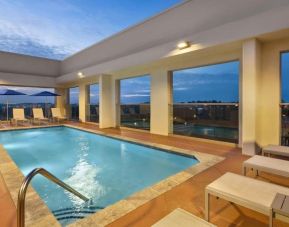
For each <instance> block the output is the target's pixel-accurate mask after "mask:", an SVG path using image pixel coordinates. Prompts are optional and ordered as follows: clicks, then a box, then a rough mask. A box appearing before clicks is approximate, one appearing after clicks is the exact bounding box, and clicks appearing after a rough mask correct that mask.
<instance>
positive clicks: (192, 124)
mask: <svg viewBox="0 0 289 227" xmlns="http://www.w3.org/2000/svg"><path fill="white" fill-rule="evenodd" d="M171 111H172V116H173V133H174V134H178V135H185V136H192V137H200V138H207V139H213V140H220V141H227V142H234V143H237V142H238V137H239V136H238V127H239V117H238V116H239V105H238V103H176V104H173V105H171Z"/></svg>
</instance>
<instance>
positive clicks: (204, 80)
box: [173, 61, 240, 103]
mask: <svg viewBox="0 0 289 227" xmlns="http://www.w3.org/2000/svg"><path fill="white" fill-rule="evenodd" d="M239 67H240V66H239V62H238V61H233V62H227V63H222V64H216V65H209V66H203V67H196V68H191V69H185V70H179V71H174V72H173V100H174V103H178V102H197V101H199V102H210V101H218V102H238V101H239Z"/></svg>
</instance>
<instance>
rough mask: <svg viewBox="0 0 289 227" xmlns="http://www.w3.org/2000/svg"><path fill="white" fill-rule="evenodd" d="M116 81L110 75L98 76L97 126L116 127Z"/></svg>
mask: <svg viewBox="0 0 289 227" xmlns="http://www.w3.org/2000/svg"><path fill="white" fill-rule="evenodd" d="M116 87H117V82H116V81H115V80H114V78H113V77H112V76H111V75H101V76H100V78H99V128H111V127H116V123H117V117H116V116H117V108H116V106H117V103H118V102H119V101H118V100H117V95H116Z"/></svg>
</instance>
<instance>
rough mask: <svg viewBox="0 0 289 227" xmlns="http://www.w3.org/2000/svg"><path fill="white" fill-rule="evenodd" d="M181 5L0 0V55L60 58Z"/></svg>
mask: <svg viewBox="0 0 289 227" xmlns="http://www.w3.org/2000/svg"><path fill="white" fill-rule="evenodd" d="M180 2H182V0H142V1H135V0H121V1H119V0H107V1H105V0H90V1H89V0H87V1H83V0H41V1H39V0H29V1H27V0H0V50H2V51H8V52H15V53H22V54H27V55H32V56H39V57H45V58H51V59H60V60H61V59H64V58H65V57H67V56H70V55H72V54H74V53H76V52H78V51H80V50H82V49H84V48H86V47H88V46H90V45H92V44H94V43H96V42H99V41H101V40H103V39H105V38H107V37H109V36H111V35H113V34H115V33H117V32H119V31H121V30H123V29H125V28H127V27H130V26H132V25H134V24H136V23H139V22H141V21H143V20H145V19H147V18H149V17H151V16H153V15H155V14H157V13H160V12H162V11H164V10H165V9H167V8H169V7H172V6H174V5H176V4H178V3H180Z"/></svg>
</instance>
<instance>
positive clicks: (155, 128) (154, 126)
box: [150, 70, 172, 135]
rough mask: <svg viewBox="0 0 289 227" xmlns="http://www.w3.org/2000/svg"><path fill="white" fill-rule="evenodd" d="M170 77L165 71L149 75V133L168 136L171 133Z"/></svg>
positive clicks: (157, 71)
mask: <svg viewBox="0 0 289 227" xmlns="http://www.w3.org/2000/svg"><path fill="white" fill-rule="evenodd" d="M171 90H172V83H171V75H170V73H169V72H168V71H166V70H156V71H154V72H152V73H151V125H150V127H151V130H150V131H151V133H153V134H159V135H168V134H169V133H170V132H171V126H172V124H171V121H172V115H171V112H172V111H170V110H171V108H172V107H171V106H170V104H172V95H171V94H172V91H171Z"/></svg>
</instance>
